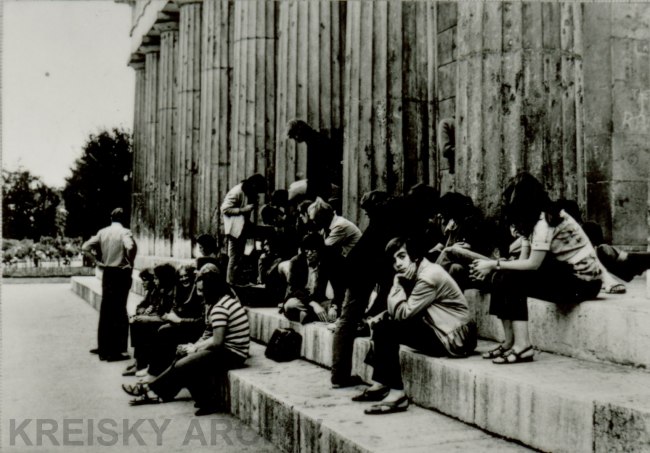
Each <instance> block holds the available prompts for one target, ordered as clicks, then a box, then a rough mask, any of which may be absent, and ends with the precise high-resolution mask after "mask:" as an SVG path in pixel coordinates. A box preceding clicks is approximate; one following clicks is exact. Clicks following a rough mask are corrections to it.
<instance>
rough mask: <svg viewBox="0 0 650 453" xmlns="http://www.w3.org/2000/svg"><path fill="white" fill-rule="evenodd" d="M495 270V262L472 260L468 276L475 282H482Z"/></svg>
mask: <svg viewBox="0 0 650 453" xmlns="http://www.w3.org/2000/svg"><path fill="white" fill-rule="evenodd" d="M495 268H496V261H493V260H474V262H473V263H472V264H471V266H470V269H471V270H470V276H471V277H472V278H473V279H475V280H484V279H485V277H487V276H488V275H489V274H490V272H492V271H493V270H494V269H495Z"/></svg>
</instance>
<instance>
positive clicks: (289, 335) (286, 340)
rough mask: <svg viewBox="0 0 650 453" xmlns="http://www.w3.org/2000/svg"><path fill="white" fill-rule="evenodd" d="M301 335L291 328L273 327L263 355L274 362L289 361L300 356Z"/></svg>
mask: <svg viewBox="0 0 650 453" xmlns="http://www.w3.org/2000/svg"><path fill="white" fill-rule="evenodd" d="M301 346H302V336H301V335H300V334H299V333H298V332H296V331H295V330H293V329H289V328H286V329H284V328H280V329H275V331H274V332H273V335H271V339H270V340H269V344H268V345H267V346H266V351H265V352H264V355H265V356H266V358H268V359H271V360H274V361H276V362H289V361H291V360H295V359H297V358H299V357H300V347H301Z"/></svg>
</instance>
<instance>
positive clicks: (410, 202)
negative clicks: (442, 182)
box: [404, 183, 440, 218]
mask: <svg viewBox="0 0 650 453" xmlns="http://www.w3.org/2000/svg"><path fill="white" fill-rule="evenodd" d="M439 198H440V192H438V190H437V189H435V188H433V187H431V186H427V185H426V184H423V183H418V184H416V185H414V186H413V187H411V189H410V190H409V191H408V193H407V194H406V196H405V197H404V200H405V202H406V205H407V207H408V209H411V210H413V211H414V212H417V213H420V214H421V216H425V217H426V218H431V217H433V215H434V213H435V212H436V205H437V204H438V199H439Z"/></svg>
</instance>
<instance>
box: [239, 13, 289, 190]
mask: <svg viewBox="0 0 650 453" xmlns="http://www.w3.org/2000/svg"><path fill="white" fill-rule="evenodd" d="M277 5H278V4H277V3H276V2H269V1H266V0H250V1H237V2H235V3H234V44H233V52H234V54H233V78H232V106H233V107H232V122H231V133H232V135H231V150H232V151H231V155H230V181H229V182H230V184H229V185H230V186H232V185H234V184H236V183H238V182H239V181H241V180H242V179H244V178H246V177H247V176H250V175H252V174H253V173H261V174H263V175H265V176H266V177H267V181H269V183H270V184H272V183H273V180H274V173H275V171H274V164H275V92H276V85H275V74H276V59H275V48H276V24H275V17H276V8H277V7H278V6H277Z"/></svg>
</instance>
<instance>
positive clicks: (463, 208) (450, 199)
mask: <svg viewBox="0 0 650 453" xmlns="http://www.w3.org/2000/svg"><path fill="white" fill-rule="evenodd" d="M437 211H438V213H439V214H440V215H442V217H443V218H444V219H446V220H449V219H453V220H454V221H455V222H456V223H461V222H462V221H463V220H464V219H466V218H467V217H469V216H472V215H476V214H477V213H476V209H475V208H474V202H473V201H472V199H471V198H470V197H468V196H466V195H463V194H461V193H458V192H447V193H446V194H444V195H443V196H442V197H440V200H439V201H438V205H437Z"/></svg>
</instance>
